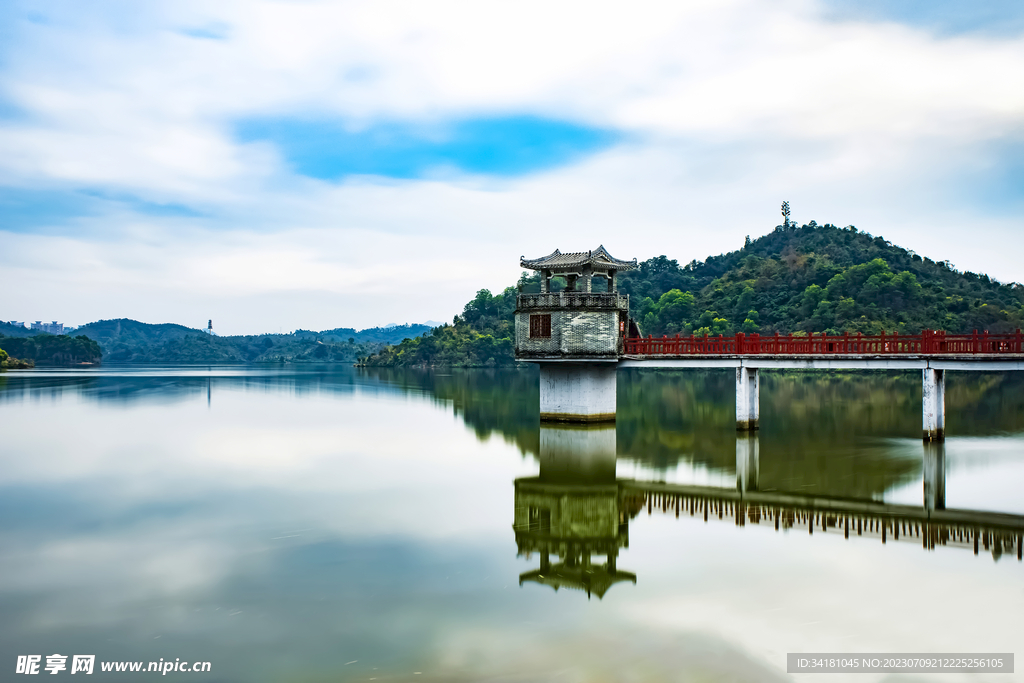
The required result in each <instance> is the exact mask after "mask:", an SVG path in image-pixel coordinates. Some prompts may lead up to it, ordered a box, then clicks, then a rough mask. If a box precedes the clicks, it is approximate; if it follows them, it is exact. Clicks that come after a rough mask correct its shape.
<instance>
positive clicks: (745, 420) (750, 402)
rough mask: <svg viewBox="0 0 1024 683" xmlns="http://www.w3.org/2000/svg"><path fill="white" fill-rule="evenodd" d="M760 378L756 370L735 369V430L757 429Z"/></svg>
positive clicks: (747, 368) (742, 367)
mask: <svg viewBox="0 0 1024 683" xmlns="http://www.w3.org/2000/svg"><path fill="white" fill-rule="evenodd" d="M760 394H761V377H760V372H759V371H758V369H757V368H749V367H744V366H741V367H738V368H736V430H737V431H740V432H749V431H754V430H756V429H757V428H758V414H759V412H760V403H761V399H760Z"/></svg>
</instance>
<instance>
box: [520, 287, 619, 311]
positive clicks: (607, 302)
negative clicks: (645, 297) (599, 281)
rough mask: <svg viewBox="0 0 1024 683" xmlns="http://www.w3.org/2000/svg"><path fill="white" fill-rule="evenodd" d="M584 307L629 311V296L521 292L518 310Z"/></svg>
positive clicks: (611, 293)
mask: <svg viewBox="0 0 1024 683" xmlns="http://www.w3.org/2000/svg"><path fill="white" fill-rule="evenodd" d="M538 309H539V310H544V309H546V310H560V309H584V310H587V309H589V310H599V311H609V310H611V311H628V310H629V296H628V295H626V294H619V293H618V292H565V291H563V292H550V293H542V294H520V295H519V296H518V298H517V299H516V310H518V311H527V310H538Z"/></svg>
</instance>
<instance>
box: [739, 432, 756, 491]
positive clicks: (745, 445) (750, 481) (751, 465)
mask: <svg viewBox="0 0 1024 683" xmlns="http://www.w3.org/2000/svg"><path fill="white" fill-rule="evenodd" d="M756 434H757V432H747V433H746V434H737V435H736V490H737V491H739V492H740V493H741V494H743V493H746V492H747V491H756V490H757V475H758V470H759V469H760V462H759V461H760V458H759V450H760V449H759V444H758V439H757V436H756Z"/></svg>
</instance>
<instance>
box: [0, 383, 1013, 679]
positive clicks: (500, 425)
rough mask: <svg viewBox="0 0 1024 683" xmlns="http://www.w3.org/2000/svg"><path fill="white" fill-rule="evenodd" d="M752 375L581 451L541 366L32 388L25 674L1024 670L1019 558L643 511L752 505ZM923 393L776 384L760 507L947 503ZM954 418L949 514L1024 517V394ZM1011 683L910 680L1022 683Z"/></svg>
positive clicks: (8, 619) (14, 519) (6, 419)
mask: <svg viewBox="0 0 1024 683" xmlns="http://www.w3.org/2000/svg"><path fill="white" fill-rule="evenodd" d="M734 382H735V380H734V376H733V374H732V371H683V372H667V371H661V372H653V371H646V372H644V371H636V370H631V371H620V373H619V377H618V420H617V422H616V423H615V424H614V426H611V427H608V426H605V427H600V426H599V427H596V428H590V429H572V428H567V427H558V426H548V425H546V424H545V425H544V426H541V425H540V424H539V421H538V387H537V373H536V370H529V369H527V370H508V371H500V370H447V371H434V372H427V371H421V372H413V371H409V372H398V371H383V370H371V369H358V368H351V367H343V366H328V365H324V366H318V365H307V366H298V365H289V366H270V367H254V366H249V367H242V366H239V367H235V366H228V367H206V366H203V367H186V368H181V367H175V368H160V367H120V368H118V367H113V366H110V367H103V368H99V369H95V370H45V369H39V370H35V371H24V372H21V371H19V372H15V371H11V372H7V373H5V374H3V375H0V410H2V415H3V427H4V429H3V437H2V443H3V446H2V449H0V486H2V495H0V534H2V535H0V615H2V617H0V629H2V630H0V633H2V640H0V643H2V644H0V649H2V650H3V652H2V657H0V658H2V661H3V664H2V666H3V667H6V670H7V672H8V674H9V673H10V672H12V671H14V667H15V664H16V661H17V659H18V657H19V656H28V655H40V656H41V663H40V672H41V673H43V674H46V673H47V672H46V671H43V670H42V667H44V666H45V665H46V664H47V656H48V655H53V654H61V655H76V654H92V655H95V657H96V659H95V673H94V674H93V675H94V676H95V679H96V680H107V679H109V680H136V679H146V680H148V679H151V678H152V677H154V676H155V675H157V674H155V673H147V674H139V675H138V676H133V675H132V674H130V673H126V672H121V673H117V672H110V673H104V672H103V671H101V670H100V668H101V663H102V662H107V663H110V662H135V661H138V662H143V667H145V666H146V665H147V664H148V663H149V662H152V661H156V662H160V664H161V666H163V662H176V661H178V662H196V661H199V662H210V664H211V666H210V671H209V672H206V673H202V672H200V673H193V672H188V673H184V672H180V671H173V670H172V671H170V672H169V673H168V674H167V675H168V676H170V677H171V678H184V679H187V680H197V681H200V680H202V681H245V682H250V681H251V682H259V681H273V682H278V681H296V682H300V681H301V682H318V681H367V680H377V681H426V680H432V681H580V682H583V681H587V682H589V681H595V682H596V681H670V680H672V681H675V680H680V681H683V680H685V681H689V680H700V681H784V680H815V678H816V676H815V675H803V674H801V675H794V674H787V673H786V654H787V653H789V652H838V653H876V652H918V653H929V652H937V653H941V652H950V653H967V652H976V653H996V652H1013V651H1014V649H1015V647H1016V645H1017V644H1019V643H1020V642H1022V637H1024V620H1022V618H1021V614H1022V613H1024V580H1022V579H1024V564H1022V563H1021V562H1020V561H1018V559H1017V550H1016V549H1013V548H1011V547H1010V546H1007V545H1000V543H999V542H997V541H993V542H992V543H990V542H989V540H988V538H987V537H986V538H985V540H984V544H983V546H982V547H981V549H980V550H979V552H977V553H975V552H974V551H973V550H972V548H971V547H970V543H969V542H967V543H958V542H954V541H955V540H956V539H953V538H952V537H951V538H950V539H949V540H950V542H949V543H945V544H944V543H939V544H938V545H936V546H935V547H928V543H927V542H924V541H922V539H921V538H920V537H919V536H914V534H915V533H918V534H920V530H917V531H915V529H917V527H916V526H913V525H911V526H907V527H903V528H902V532H903V537H902V538H900V539H895V538H893V537H892V536H889V537H888V538H887V539H886V542H884V543H883V542H882V540H881V538H880V536H879V535H878V534H877V533H868V530H867V528H866V527H865V533H864V534H863V535H861V536H858V535H857V534H856V533H851V534H849V538H847V537H846V534H844V532H843V529H841V528H839V527H836V526H834V525H832V522H829V523H828V524H826V523H825V522H824V518H823V521H822V522H821V525H820V528H819V527H816V526H815V524H817V522H816V521H815V520H814V519H812V520H811V521H810V522H809V523H804V524H803V525H801V522H800V518H799V516H797V517H796V518H794V519H796V522H795V523H794V524H782V525H781V526H780V528H779V529H778V530H776V528H775V526H774V525H773V524H771V523H764V524H762V523H754V516H753V513H751V514H750V515H747V512H746V508H745V507H744V508H743V509H742V510H740V512H735V511H734V512H735V514H734V517H735V519H734V518H731V517H730V516H729V514H730V513H727V514H724V515H723V516H722V519H719V518H718V516H717V515H715V514H714V512H715V510H716V508H714V507H711V511H712V514H711V515H710V516H709V520H708V521H705V520H704V517H703V516H702V514H701V513H700V510H701V508H700V507H696V508H693V509H694V510H696V514H691V512H692V510H691V509H689V508H687V505H691V504H692V501H693V500H695V499H686V500H689V501H690V503H687V502H686V500H684V501H683V503H682V504H681V513H680V514H679V515H678V516H677V515H676V513H675V508H674V505H675V504H676V503H677V502H678V499H673V498H668V499H665V498H655V497H650V496H649V495H648V493H646V492H645V491H648V489H643V487H641V488H640V489H637V490H636V491H634V493H633V494H632V497H630V496H626V497H623V495H622V493H621V492H622V491H623V490H624V489H622V488H621V487H622V486H623V485H625V484H623V482H626V483H628V482H630V481H634V482H641V483H643V482H649V483H650V482H652V483H653V484H652V486H653V485H654V484H657V485H658V486H663V487H668V488H671V487H672V486H673V485H678V486H679V487H684V488H685V487H690V489H692V490H698V489H700V490H704V489H712V488H713V489H720V490H721V491H722V492H723V493H722V496H724V498H722V500H726V499H728V498H729V496H732V497H733V498H735V497H736V496H737V495H738V493H737V490H738V488H739V489H743V488H744V486H746V485H745V484H744V485H741V486H739V487H738V485H737V475H738V473H737V448H738V446H737V435H736V431H735V426H734V420H735V417H734V415H735V409H734V387H735V384H734ZM920 401H921V381H920V375H919V374H915V373H888V374H886V373H831V374H829V373H824V372H821V373H771V372H765V373H763V375H762V385H761V429H760V432H759V435H758V436H757V438H756V444H755V446H756V453H757V457H756V463H755V464H754V466H753V467H754V470H755V472H754V475H753V477H754V479H755V481H756V485H755V486H754V487H752V489H756V491H757V492H758V495H762V496H767V497H769V498H766V500H767V499H772V500H774V499H773V498H771V496H776V495H783V494H787V495H788V494H799V495H801V496H817V497H821V498H828V499H834V500H839V501H854V502H855V503H856V504H857V505H867V506H872V505H873V506H876V507H882V506H883V504H884V505H891V506H916V507H919V508H921V509H922V510H923V509H924V507H923V487H924V464H923V463H924V462H925V447H924V446H923V445H922V442H921V439H920V434H921V403H920ZM946 406H947V413H946V420H947V425H946V428H947V435H948V436H947V440H946V442H945V444H944V446H943V447H942V456H941V457H942V459H943V461H944V468H945V505H946V507H947V508H957V509H968V510H975V511H980V512H983V513H989V512H991V513H1012V514H1018V515H1020V514H1024V497H1022V496H1021V488H1022V486H1024V378H1020V377H1017V376H1015V375H1013V374H1009V375H999V374H988V375H987V374H972V373H962V374H956V373H949V378H948V379H947V393H946ZM744 443H746V442H744ZM744 447H745V448H747V447H749V445H745V446H744ZM741 469H742V468H741ZM744 476H746V477H749V476H751V475H750V473H749V472H748V473H746V474H744ZM661 482H664V485H662V484H661ZM645 485H646V484H645ZM690 489H686V490H690ZM650 490H651V491H653V490H654V489H650ZM680 490H683V489H680ZM637 491H639V492H640V493H637ZM709 495H711V496H712V498H713V497H714V495H717V494H709ZM637 496H641V497H637ZM645 496H647V497H645ZM707 499H708V500H711V498H707ZM841 504H843V505H845V504H846V503H841ZM850 505H851V506H852V505H854V503H850ZM770 507H771V506H768V507H765V508H764V509H765V510H769V508H770ZM758 509H759V510H760V509H761V508H758ZM771 509H773V510H774V509H776V508H771ZM778 509H781V508H778ZM552 510H554V512H552ZM649 510H650V512H649ZM760 514H761V513H760V512H758V515H760ZM773 514H774V513H773ZM858 519H860V518H859V517H858ZM748 520H749V523H748ZM840 526H841V525H840ZM908 534H909V537H908ZM1017 543H1018V544H1019V541H1017ZM544 544H548V545H544ZM552 544H553V545H552ZM559 544H561V545H559ZM542 547H543V548H548V547H561V548H569V550H566V551H565V552H566V553H568V555H567V559H566V558H563V560H564V561H562V562H559V558H558V557H557V556H556V555H552V556H550V557H549V558H547V559H544V557H543V550H542ZM1017 547H1018V548H1019V545H1018V546H1017ZM594 549H603V550H602V551H601V552H602V553H604V554H609V553H610V554H613V555H614V563H613V564H614V567H612V566H611V565H607V566H606V564H607V563H606V560H605V557H604V556H603V555H602V556H601V557H595V558H593V559H591V558H590V556H589V554H590V551H592V550H594ZM1004 551H1005V552H1004ZM581 553H582V554H581ZM556 587H557V588H558V590H555V588H556ZM161 660H162V661H161ZM1018 666H1020V665H1019V664H1018ZM71 668H72V660H71V659H70V658H69V659H68V660H67V670H66V671H61V672H60V675H70V671H71ZM1018 670H1019V669H1018ZM993 676H994V675H989V676H988V677H987V678H986V677H985V676H982V677H981V678H978V677H977V676H975V677H968V676H966V675H964V674H934V675H932V674H914V675H913V676H909V677H906V676H905V677H900V680H914V681H923V680H942V681H951V680H1014V679H1015V678H1024V675H1022V674H1016V675H998V676H994V677H993ZM3 678H4V680H8V679H9V676H8V675H5V676H4V677H3ZM817 678H823V679H825V680H829V681H840V680H846V679H849V680H856V681H860V682H862V683H868V682H869V681H881V680H894V679H895V678H896V676H894V675H892V674H881V673H879V674H856V675H844V674H832V675H822V676H817ZM87 680H91V679H87Z"/></svg>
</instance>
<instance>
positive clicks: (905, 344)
mask: <svg viewBox="0 0 1024 683" xmlns="http://www.w3.org/2000/svg"><path fill="white" fill-rule="evenodd" d="M623 345H624V351H625V353H626V354H628V355H636V356H724V355H744V356H745V355H782V356H789V355H821V356H831V355H844V356H847V355H858V356H879V355H889V354H908V355H919V354H951V355H960V354H1015V353H1024V336H1022V335H1021V331H1020V330H1017V331H1016V332H1010V333H1007V334H989V333H988V332H978V331H977V330H975V331H974V333H973V334H946V333H945V332H933V331H931V330H925V331H924V332H922V333H921V334H905V335H904V334H895V333H894V334H886V333H885V332H883V333H882V334H880V335H877V336H863V335H861V334H860V333H859V332H858V333H857V334H849V333H846V334H840V335H828V334H825V333H821V334H808V335H807V336H805V337H797V336H794V335H791V334H785V335H780V334H775V335H772V336H761V335H759V334H750V335H745V334H743V333H742V332H738V333H736V335H735V336H732V337H726V336H721V335H720V336H718V337H680V336H679V335H676V336H675V337H661V338H655V337H646V338H645V337H633V338H626V339H624V340H623Z"/></svg>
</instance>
